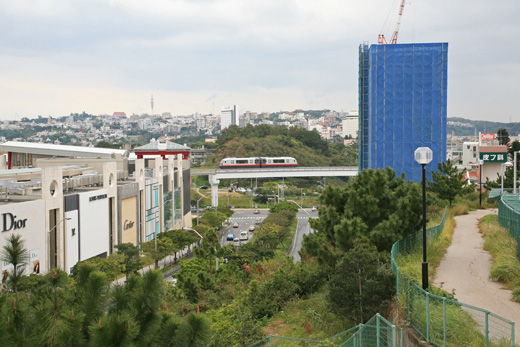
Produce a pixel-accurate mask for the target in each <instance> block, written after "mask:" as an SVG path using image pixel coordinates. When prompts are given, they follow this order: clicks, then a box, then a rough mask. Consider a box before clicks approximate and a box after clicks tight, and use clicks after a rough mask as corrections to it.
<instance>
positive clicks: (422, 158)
mask: <svg viewBox="0 0 520 347" xmlns="http://www.w3.org/2000/svg"><path fill="white" fill-rule="evenodd" d="M414 155H415V161H416V162H417V163H419V164H421V166H422V203H423V220H422V224H423V263H422V288H423V289H426V288H428V262H427V260H426V165H428V164H429V163H430V162H431V161H432V159H433V152H432V150H431V149H430V148H428V147H419V148H417V149H416V150H415V153H414Z"/></svg>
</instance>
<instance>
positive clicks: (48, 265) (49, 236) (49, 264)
mask: <svg viewBox="0 0 520 347" xmlns="http://www.w3.org/2000/svg"><path fill="white" fill-rule="evenodd" d="M71 219H72V218H70V217H65V218H62V219H61V220H60V221H59V222H58V223H56V225H54V226H53V227H52V228H51V230H49V231H48V232H47V238H48V243H47V245H48V247H49V249H48V252H47V256H48V257H49V259H48V260H47V272H49V271H51V232H52V231H53V230H54V229H56V227H57V226H58V225H60V223H61V222H63V221H66V220H71Z"/></svg>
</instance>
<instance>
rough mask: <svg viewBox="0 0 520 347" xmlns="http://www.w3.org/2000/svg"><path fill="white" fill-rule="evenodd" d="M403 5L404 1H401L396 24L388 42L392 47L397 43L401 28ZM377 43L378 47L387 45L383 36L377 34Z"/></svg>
mask: <svg viewBox="0 0 520 347" xmlns="http://www.w3.org/2000/svg"><path fill="white" fill-rule="evenodd" d="M404 3H405V0H401V6H400V7H399V15H398V16H397V24H396V26H395V30H394V33H393V34H392V39H391V40H390V44H392V45H393V44H396V43H397V36H398V35H399V27H400V26H401V18H402V17H403V10H404ZM377 43H378V44H380V45H386V44H387V42H386V38H385V35H384V34H379V36H378V38H377Z"/></svg>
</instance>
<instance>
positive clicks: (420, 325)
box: [391, 211, 515, 346]
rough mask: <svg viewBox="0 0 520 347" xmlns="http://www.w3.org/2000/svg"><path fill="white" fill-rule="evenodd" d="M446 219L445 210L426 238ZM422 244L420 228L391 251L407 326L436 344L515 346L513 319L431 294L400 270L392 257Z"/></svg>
mask: <svg viewBox="0 0 520 347" xmlns="http://www.w3.org/2000/svg"><path fill="white" fill-rule="evenodd" d="M445 220H446V211H445V212H444V216H443V218H442V221H441V223H440V224H439V225H437V226H435V227H431V228H429V229H427V231H426V238H427V241H431V240H434V239H437V238H438V236H439V235H440V234H441V232H442V229H443V228H444V222H445ZM421 245H422V231H419V232H416V233H414V234H411V235H409V236H408V237H406V238H404V239H401V240H399V241H397V242H396V243H395V244H394V245H393V247H392V253H391V254H392V268H393V269H394V271H395V274H396V291H397V298H398V300H399V301H400V302H401V303H402V304H403V305H404V307H405V310H406V312H405V314H406V319H407V321H408V322H409V323H410V325H411V326H412V327H413V328H414V329H415V330H416V331H417V332H418V333H419V334H421V336H422V337H423V338H424V339H425V340H426V341H428V342H429V343H431V344H433V345H435V346H470V345H471V346H475V345H476V346H514V345H515V335H514V334H515V333H514V331H515V329H514V327H515V325H514V324H515V323H514V322H512V321H510V320H507V319H505V318H502V317H500V316H498V315H496V314H494V313H492V312H489V311H487V310H484V309H482V308H478V307H475V306H471V305H467V304H464V303H461V302H458V301H454V300H450V299H447V298H445V297H441V296H437V295H433V294H431V293H429V292H427V291H425V290H423V289H422V288H421V287H419V286H418V285H417V284H416V283H415V282H414V281H412V280H410V279H409V278H408V277H407V276H406V275H405V274H403V273H402V272H401V271H400V270H399V267H398V266H397V263H396V262H395V258H396V257H397V256H398V255H400V254H401V255H405V254H407V253H410V252H412V251H413V250H414V249H415V248H416V247H420V246H421Z"/></svg>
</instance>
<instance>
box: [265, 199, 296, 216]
mask: <svg viewBox="0 0 520 347" xmlns="http://www.w3.org/2000/svg"><path fill="white" fill-rule="evenodd" d="M282 210H288V211H294V212H298V205H296V204H295V203H293V202H288V201H280V202H279V203H277V204H275V205H273V206H272V207H270V208H269V211H270V212H271V213H274V212H280V211H282Z"/></svg>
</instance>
